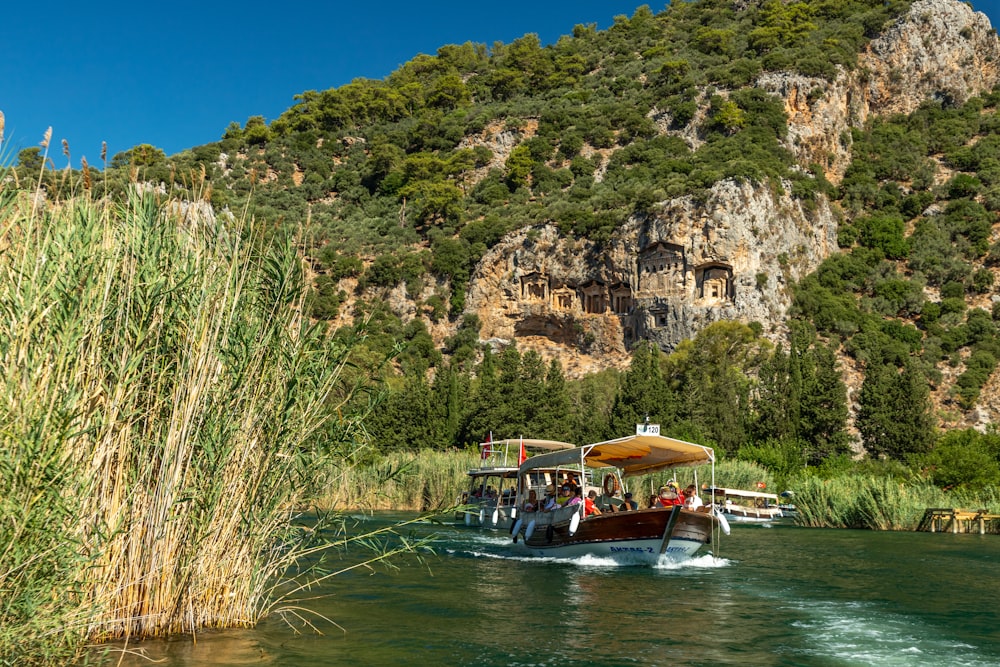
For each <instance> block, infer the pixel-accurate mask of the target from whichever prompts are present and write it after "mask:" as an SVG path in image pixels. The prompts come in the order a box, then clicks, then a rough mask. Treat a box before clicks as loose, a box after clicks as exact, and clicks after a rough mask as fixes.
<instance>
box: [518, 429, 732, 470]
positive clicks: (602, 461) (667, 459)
mask: <svg viewBox="0 0 1000 667" xmlns="http://www.w3.org/2000/svg"><path fill="white" fill-rule="evenodd" d="M714 462H715V452H714V451H713V450H712V448H711V447H705V446H703V445H696V444H694V443H691V442H684V441H683V440H675V439H674V438H667V437H665V436H662V435H630V436H627V437H624V438H618V439H617V440H607V441H605V442H598V443H594V444H592V445H584V446H582V447H576V448H574V449H570V450H561V451H555V452H548V453H546V454H538V455H537V456H532V457H531V458H529V459H528V460H527V461H525V462H524V463H522V464H521V467H520V469H519V471H518V473H519V474H524V473H526V472H528V471H530V470H534V469H535V468H557V467H559V466H565V465H571V464H577V465H580V464H583V465H587V466H589V467H591V468H618V469H619V470H621V471H622V475H623V476H625V477H629V476H632V475H645V474H647V473H652V472H656V471H657V470H663V469H665V468H678V467H684V466H697V465H704V464H708V463H714Z"/></svg>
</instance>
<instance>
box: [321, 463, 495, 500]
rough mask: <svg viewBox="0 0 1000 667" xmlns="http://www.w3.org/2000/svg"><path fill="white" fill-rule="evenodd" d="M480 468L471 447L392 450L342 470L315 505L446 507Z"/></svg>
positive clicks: (455, 498) (466, 486)
mask: <svg viewBox="0 0 1000 667" xmlns="http://www.w3.org/2000/svg"><path fill="white" fill-rule="evenodd" d="M478 466H479V456H478V453H477V452H475V451H472V450H467V451H466V450H463V451H450V452H440V451H434V450H422V451H419V452H392V453H390V454H387V455H386V456H384V457H381V458H379V459H378V460H375V461H371V462H369V463H366V464H363V465H357V466H350V467H345V468H343V469H342V470H341V471H339V472H338V474H337V476H336V478H335V480H334V481H333V483H331V484H328V488H327V490H326V492H325V493H323V494H322V495H321V496H320V498H319V499H318V501H317V503H318V504H319V506H321V507H324V508H327V509H361V510H389V509H394V510H414V511H421V512H431V511H436V510H444V509H448V508H451V507H454V506H455V505H456V504H457V502H458V497H459V495H460V494H461V492H462V491H464V490H466V489H467V488H468V483H469V481H468V480H469V477H468V471H469V470H470V469H471V468H475V467H478Z"/></svg>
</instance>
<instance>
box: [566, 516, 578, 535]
mask: <svg viewBox="0 0 1000 667" xmlns="http://www.w3.org/2000/svg"><path fill="white" fill-rule="evenodd" d="M579 527H580V513H579V512H574V513H573V518H572V519H570V520H569V534H570V535H576V529H577V528H579Z"/></svg>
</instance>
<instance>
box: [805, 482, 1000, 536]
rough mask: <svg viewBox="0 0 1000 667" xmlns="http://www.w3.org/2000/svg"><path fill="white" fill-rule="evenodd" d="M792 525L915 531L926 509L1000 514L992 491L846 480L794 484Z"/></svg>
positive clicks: (997, 499) (909, 483) (916, 483)
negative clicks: (795, 510)
mask: <svg viewBox="0 0 1000 667" xmlns="http://www.w3.org/2000/svg"><path fill="white" fill-rule="evenodd" d="M792 486H793V488H794V490H795V506H796V508H797V509H798V517H797V519H796V523H798V524H799V525H802V526H811V527H816V528H867V529H871V530H916V529H917V526H919V524H920V519H921V518H922V517H923V515H924V511H925V510H927V509H928V508H930V507H943V508H960V507H964V508H972V509H991V511H992V512H993V513H997V512H998V511H1000V497H998V495H997V493H996V491H984V492H977V493H969V492H963V491H953V492H948V491H943V490H941V489H939V488H937V487H936V486H934V485H932V484H927V483H921V482H919V481H918V482H909V481H901V480H898V479H895V478H893V477H875V476H871V475H861V474H847V475H843V476H839V477H835V478H833V479H820V478H817V477H804V478H799V479H797V480H795V481H794V482H793V485H792Z"/></svg>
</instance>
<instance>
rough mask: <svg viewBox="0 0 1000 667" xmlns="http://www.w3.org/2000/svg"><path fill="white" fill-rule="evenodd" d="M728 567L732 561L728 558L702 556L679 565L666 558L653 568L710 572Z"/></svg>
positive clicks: (710, 555)
mask: <svg viewBox="0 0 1000 667" xmlns="http://www.w3.org/2000/svg"><path fill="white" fill-rule="evenodd" d="M730 565H732V561H731V560H729V559H728V558H718V557H716V556H713V555H712V554H703V555H701V556H697V557H695V558H689V559H687V560H685V561H681V562H679V563H678V562H675V561H672V560H670V559H667V558H660V562H659V563H657V564H656V566H655V567H656V569H658V570H688V569H700V570H711V569H715V568H720V567H729V566H730Z"/></svg>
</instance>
